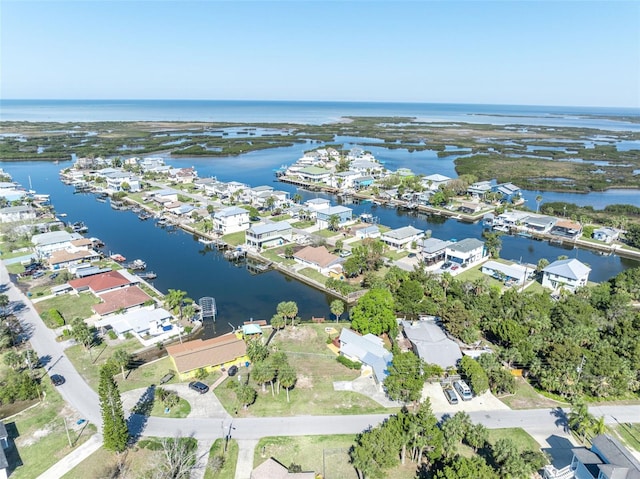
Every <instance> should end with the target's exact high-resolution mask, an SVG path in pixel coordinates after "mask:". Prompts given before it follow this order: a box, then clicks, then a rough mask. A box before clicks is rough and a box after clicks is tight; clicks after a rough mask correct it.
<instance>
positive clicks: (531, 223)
mask: <svg viewBox="0 0 640 479" xmlns="http://www.w3.org/2000/svg"><path fill="white" fill-rule="evenodd" d="M557 221H558V218H554V217H553V216H544V215H530V216H527V217H526V218H525V219H524V220H523V223H524V226H525V228H527V229H528V230H529V231H530V232H532V233H534V232H535V233H548V232H549V231H551V228H553V227H554V225H555V224H556V223H557Z"/></svg>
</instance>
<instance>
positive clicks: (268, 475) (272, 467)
mask: <svg viewBox="0 0 640 479" xmlns="http://www.w3.org/2000/svg"><path fill="white" fill-rule="evenodd" d="M315 477H316V474H315V472H289V470H288V469H287V468H286V467H285V466H283V465H282V464H280V463H279V462H278V461H276V460H275V459H274V458H273V457H270V458H269V459H267V460H266V461H264V462H263V463H262V464H260V465H259V466H258V467H256V468H255V469H254V470H253V471H251V476H250V479H315Z"/></svg>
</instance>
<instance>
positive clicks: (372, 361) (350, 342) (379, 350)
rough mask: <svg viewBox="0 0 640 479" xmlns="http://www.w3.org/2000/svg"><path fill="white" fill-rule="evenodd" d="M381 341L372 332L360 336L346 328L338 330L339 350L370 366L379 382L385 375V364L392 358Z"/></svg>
mask: <svg viewBox="0 0 640 479" xmlns="http://www.w3.org/2000/svg"><path fill="white" fill-rule="evenodd" d="M381 343H382V340H380V338H377V337H376V336H374V335H372V334H367V335H365V336H360V335H359V334H357V333H356V332H355V331H352V330H350V329H347V328H343V329H342V331H341V332H340V351H341V352H342V353H344V354H346V355H347V356H351V357H353V358H359V359H360V361H362V362H363V363H364V364H366V365H368V366H371V367H372V368H373V372H374V374H375V375H376V379H377V380H378V381H379V382H382V381H384V378H386V377H387V365H388V364H389V363H390V362H391V361H392V360H393V354H392V353H391V352H390V351H387V350H386V349H385V348H384V347H383V346H382V344H381Z"/></svg>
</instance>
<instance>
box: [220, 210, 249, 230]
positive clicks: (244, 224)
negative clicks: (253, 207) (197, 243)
mask: <svg viewBox="0 0 640 479" xmlns="http://www.w3.org/2000/svg"><path fill="white" fill-rule="evenodd" d="M250 226H251V222H250V221H249V211H247V210H245V209H244V208H238V207H237V206H229V207H228V208H223V209H221V210H219V211H216V212H215V213H214V214H213V229H214V230H215V231H217V232H219V233H220V234H223V235H226V234H229V233H236V232H238V231H245V230H248V229H249V227H250Z"/></svg>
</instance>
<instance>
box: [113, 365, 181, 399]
mask: <svg viewBox="0 0 640 479" xmlns="http://www.w3.org/2000/svg"><path fill="white" fill-rule="evenodd" d="M173 367H174V366H173V363H172V362H171V359H170V358H169V356H166V357H164V358H162V359H158V360H157V361H153V362H151V363H147V364H144V365H142V366H140V367H139V368H136V369H132V370H130V371H128V372H127V371H126V370H125V379H122V374H116V375H115V376H114V378H115V380H116V383H118V388H119V389H120V392H124V391H131V390H132V389H138V388H146V387H149V386H150V385H151V384H160V379H162V376H164V375H165V374H167V373H168V372H169V371H172V372H173V373H175V371H173ZM177 382H179V380H178V375H177V374H176V375H175V376H174V377H173V379H171V381H169V382H167V383H166V384H174V383H177Z"/></svg>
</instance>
